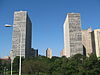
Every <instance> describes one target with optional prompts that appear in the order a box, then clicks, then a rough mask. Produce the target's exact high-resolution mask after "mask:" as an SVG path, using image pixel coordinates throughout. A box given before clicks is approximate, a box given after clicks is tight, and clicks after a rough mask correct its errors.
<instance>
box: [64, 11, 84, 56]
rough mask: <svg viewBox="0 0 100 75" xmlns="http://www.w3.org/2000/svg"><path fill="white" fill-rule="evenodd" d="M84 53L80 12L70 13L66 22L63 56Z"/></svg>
mask: <svg viewBox="0 0 100 75" xmlns="http://www.w3.org/2000/svg"><path fill="white" fill-rule="evenodd" d="M75 54H83V46H82V32H81V19H80V13H68V15H67V18H66V20H65V23H64V50H63V56H66V57H70V56H73V55H75Z"/></svg>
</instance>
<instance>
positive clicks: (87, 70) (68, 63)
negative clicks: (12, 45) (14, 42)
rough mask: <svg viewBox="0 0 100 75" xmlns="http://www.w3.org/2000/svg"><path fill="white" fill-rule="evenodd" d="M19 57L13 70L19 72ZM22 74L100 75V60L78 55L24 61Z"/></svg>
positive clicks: (34, 58) (43, 57)
mask: <svg viewBox="0 0 100 75" xmlns="http://www.w3.org/2000/svg"><path fill="white" fill-rule="evenodd" d="M18 63H19V57H16V58H15V60H14V63H13V70H14V71H17V72H18V69H19V64H18ZM22 73H23V74H26V75H100V59H99V58H97V57H96V55H94V54H91V55H90V56H89V57H85V56H83V55H81V54H76V55H74V56H73V57H70V58H66V57H64V56H63V57H52V59H49V58H47V57H45V56H38V57H33V58H27V59H22Z"/></svg>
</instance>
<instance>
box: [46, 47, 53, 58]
mask: <svg viewBox="0 0 100 75" xmlns="http://www.w3.org/2000/svg"><path fill="white" fill-rule="evenodd" d="M46 57H48V58H52V50H51V49H50V48H47V50H46Z"/></svg>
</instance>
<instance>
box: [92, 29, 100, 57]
mask: <svg viewBox="0 0 100 75" xmlns="http://www.w3.org/2000/svg"><path fill="white" fill-rule="evenodd" d="M92 47H93V53H96V56H97V57H100V29H96V30H94V31H93V32H92Z"/></svg>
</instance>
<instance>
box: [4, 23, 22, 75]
mask: <svg viewBox="0 0 100 75" xmlns="http://www.w3.org/2000/svg"><path fill="white" fill-rule="evenodd" d="M5 27H13V26H12V25H8V24H6V25H5ZM19 30H20V34H21V36H20V63H19V75H21V41H22V33H21V29H20V28H19ZM12 62H13V61H12V60H11V75H12Z"/></svg>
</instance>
